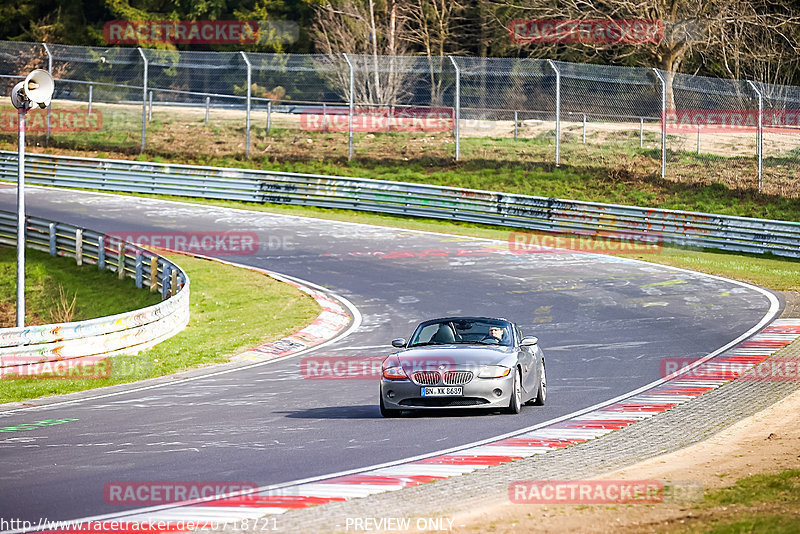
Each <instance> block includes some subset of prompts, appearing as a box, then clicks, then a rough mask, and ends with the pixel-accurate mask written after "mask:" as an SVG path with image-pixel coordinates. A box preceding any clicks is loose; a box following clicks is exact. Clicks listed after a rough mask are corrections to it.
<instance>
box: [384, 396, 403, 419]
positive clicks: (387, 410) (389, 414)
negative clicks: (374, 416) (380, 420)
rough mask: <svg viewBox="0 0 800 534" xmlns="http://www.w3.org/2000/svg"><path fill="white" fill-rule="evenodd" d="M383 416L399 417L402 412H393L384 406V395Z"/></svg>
mask: <svg viewBox="0 0 800 534" xmlns="http://www.w3.org/2000/svg"><path fill="white" fill-rule="evenodd" d="M381 415H382V416H383V417H399V416H400V410H392V409H390V408H387V407H386V406H385V405H384V404H383V393H381Z"/></svg>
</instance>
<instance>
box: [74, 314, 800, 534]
mask: <svg viewBox="0 0 800 534" xmlns="http://www.w3.org/2000/svg"><path fill="white" fill-rule="evenodd" d="M798 337H800V319H778V320H776V321H774V322H773V323H772V324H771V325H770V326H768V327H767V328H764V329H763V330H761V331H760V332H759V333H757V334H755V335H753V336H751V337H749V338H748V339H747V340H745V341H743V342H740V343H739V344H737V345H735V346H734V347H733V348H730V349H728V350H725V351H723V352H720V353H719V354H717V355H714V356H711V357H706V358H703V359H701V360H698V362H696V364H693V365H692V366H691V367H688V368H685V369H682V370H681V371H679V372H677V373H674V374H672V375H669V376H667V377H665V378H664V379H662V380H659V381H657V382H656V383H655V385H651V386H646V387H645V388H643V389H640V390H637V391H635V392H632V394H630V395H629V396H627V397H624V398H622V399H618V400H612V401H610V402H609V403H608V404H606V405H602V406H600V407H595V408H589V409H587V410H586V411H584V412H579V413H578V414H573V415H571V416H566V417H564V418H562V419H559V420H555V421H554V422H550V423H544V424H543V425H541V426H539V427H534V428H533V429H532V430H531V429H528V430H526V431H522V432H520V433H518V434H509V435H506V436H503V437H500V438H494V440H488V441H486V442H482V443H479V444H475V445H472V446H467V447H464V448H460V449H452V450H450V451H445V452H443V453H442V452H440V453H437V454H435V455H432V456H427V457H417V458H411V459H407V460H404V461H401V462H397V463H394V464H385V465H382V466H377V467H376V466H373V467H371V468H367V469H363V470H360V471H357V470H354V471H351V472H346V473H339V474H336V475H328V476H324V477H317V478H315V479H308V480H306V481H296V482H293V483H289V484H285V485H280V486H269V487H264V488H259V490H258V491H257V492H251V493H249V494H247V495H236V496H226V497H224V498H216V499H214V500H204V501H202V502H199V501H195V502H192V503H180V504H177V503H176V504H170V505H164V506H158V507H152V508H148V509H140V510H136V511H133V512H128V513H127V514H125V513H123V514H112V515H108V516H102V517H98V518H96V519H95V518H92V519H85V520H84V521H85V524H86V523H88V525H87V526H91V527H93V528H84V529H73V530H76V531H78V530H79V531H81V532H98V533H99V532H101V531H103V532H108V531H109V530H112V531H115V532H119V531H121V530H122V531H124V530H126V528H125V527H124V526H123V525H133V524H135V525H137V526H138V525H154V524H155V525H158V526H157V527H156V528H150V529H148V530H149V531H150V532H153V531H160V532H169V531H176V530H183V529H185V528H186V527H185V526H186V525H192V526H194V527H196V528H218V527H222V526H224V525H233V524H241V522H242V521H243V520H251V521H253V520H255V519H257V518H260V517H262V516H265V515H268V514H281V513H284V512H286V511H288V510H292V509H298V508H307V507H310V506H315V505H320V504H326V503H329V502H332V501H345V500H348V499H352V498H356V497H366V496H369V495H373V494H376V493H383V492H386V491H395V490H399V489H402V488H405V487H409V486H417V485H419V484H424V483H426V482H432V481H435V480H442V479H446V478H449V477H453V476H460V475H463V474H466V473H470V472H473V471H476V470H478V469H486V468H488V467H491V466H494V465H500V464H505V463H509V462H512V461H514V460H519V459H521V458H526V457H529V456H533V455H536V454H542V453H544V452H548V451H551V450H555V449H560V448H564V447H570V446H572V445H575V444H578V443H583V442H585V441H588V440H591V439H595V438H598V437H600V436H604V435H606V434H609V433H611V432H613V431H615V430H619V429H621V428H624V427H626V426H628V425H630V424H633V423H635V422H637V421H640V420H642V419H647V418H649V417H653V416H655V415H657V414H659V413H662V412H665V411H667V410H670V409H672V408H674V407H675V406H678V405H680V404H683V403H685V402H688V401H689V400H691V399H694V398H696V397H699V396H700V395H703V394H704V393H707V392H709V391H711V390H713V389H716V388H718V387H719V386H721V385H722V384H724V383H726V382H729V381H731V380H733V379H735V378H737V376H739V373H740V372H746V371H748V370H751V369H754V368H756V367H757V366H758V365H759V364H761V363H763V362H764V361H765V360H766V359H767V358H769V357H770V356H772V355H773V354H774V353H776V352H777V351H778V350H780V349H782V348H783V347H785V346H787V345H789V344H790V343H792V342H793V341H794V340H795V339H797V338H798ZM698 365H703V366H704V367H703V371H702V378H694V377H693V375H695V374H696V373H692V372H691V371H692V369H694V368H696V367H697V366H698ZM733 365H735V369H736V370H737V372H736V373H732V372H731V369H732V366H733ZM797 378H798V377H795V379H797ZM112 520H113V521H114V522H116V523H117V524H118V525H120V527H121V528H116V529H110V528H103V527H105V526H108V525H109V522H111V521H112ZM127 530H130V527H128V529H127ZM188 530H191V529H188Z"/></svg>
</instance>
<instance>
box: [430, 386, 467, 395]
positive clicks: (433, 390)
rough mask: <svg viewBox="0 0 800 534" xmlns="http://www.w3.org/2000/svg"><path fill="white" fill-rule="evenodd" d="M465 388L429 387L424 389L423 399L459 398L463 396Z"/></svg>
mask: <svg viewBox="0 0 800 534" xmlns="http://www.w3.org/2000/svg"><path fill="white" fill-rule="evenodd" d="M463 394H464V392H463V388H462V387H461V386H458V387H427V388H422V396H423V397H457V396H459V395H463Z"/></svg>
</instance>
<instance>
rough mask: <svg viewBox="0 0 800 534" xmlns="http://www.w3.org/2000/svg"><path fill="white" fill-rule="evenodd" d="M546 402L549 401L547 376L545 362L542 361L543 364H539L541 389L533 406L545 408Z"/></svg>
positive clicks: (537, 392)
mask: <svg viewBox="0 0 800 534" xmlns="http://www.w3.org/2000/svg"><path fill="white" fill-rule="evenodd" d="M545 400H547V374H546V373H545V370H544V360H542V363H540V364H539V388H538V390H537V391H536V400H535V401H533V404H535V405H536V406H544V402H545Z"/></svg>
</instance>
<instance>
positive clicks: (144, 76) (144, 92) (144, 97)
mask: <svg viewBox="0 0 800 534" xmlns="http://www.w3.org/2000/svg"><path fill="white" fill-rule="evenodd" d="M137 50H138V51H139V55H140V56H142V61H144V69H143V71H142V148H141V149H140V150H139V152H140V153H142V154H144V145H145V142H146V139H147V67H148V64H147V57H146V56H145V55H144V50H142V48H141V47H139V48H137Z"/></svg>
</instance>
